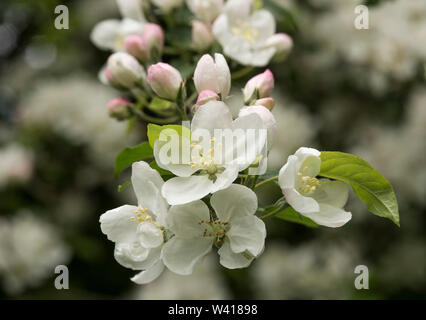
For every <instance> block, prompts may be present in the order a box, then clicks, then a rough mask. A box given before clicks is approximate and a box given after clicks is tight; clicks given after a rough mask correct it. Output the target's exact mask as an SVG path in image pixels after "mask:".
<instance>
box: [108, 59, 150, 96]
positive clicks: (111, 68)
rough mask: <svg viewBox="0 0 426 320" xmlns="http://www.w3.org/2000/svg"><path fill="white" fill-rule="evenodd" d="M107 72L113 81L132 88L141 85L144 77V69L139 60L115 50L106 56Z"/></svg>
mask: <svg viewBox="0 0 426 320" xmlns="http://www.w3.org/2000/svg"><path fill="white" fill-rule="evenodd" d="M107 70H108V71H107V72H108V73H107V74H106V76H107V77H108V74H109V75H110V77H111V79H112V80H113V82H116V83H118V84H120V85H121V86H123V87H125V88H129V89H131V88H134V87H137V86H139V85H141V83H142V81H143V79H144V78H145V70H144V69H143V67H142V66H141V65H140V64H139V62H138V61H137V60H136V59H135V58H134V57H133V56H131V55H130V54H128V53H125V52H117V53H114V54H112V55H111V56H110V57H109V58H108V62H107Z"/></svg>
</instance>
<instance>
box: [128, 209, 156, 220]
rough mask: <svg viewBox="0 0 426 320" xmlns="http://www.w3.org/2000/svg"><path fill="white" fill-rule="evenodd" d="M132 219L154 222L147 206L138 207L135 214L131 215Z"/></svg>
mask: <svg viewBox="0 0 426 320" xmlns="http://www.w3.org/2000/svg"><path fill="white" fill-rule="evenodd" d="M130 221H137V222H152V217H151V215H149V214H148V209H147V208H142V207H138V208H137V209H136V210H135V216H134V217H130Z"/></svg>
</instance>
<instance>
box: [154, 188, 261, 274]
mask: <svg viewBox="0 0 426 320" xmlns="http://www.w3.org/2000/svg"><path fill="white" fill-rule="evenodd" d="M210 204H211V206H212V207H213V209H214V213H212V214H210V211H209V208H208V207H207V205H206V204H205V203H204V202H202V201H201V200H197V201H194V202H191V203H188V204H185V205H180V206H173V207H171V209H170V211H169V215H168V216H167V223H168V224H169V225H170V229H171V230H172V231H173V232H174V234H175V236H174V237H173V238H171V239H170V240H169V241H168V242H167V243H166V244H165V245H164V249H163V252H162V257H163V261H164V264H165V265H166V266H167V267H168V268H169V269H170V270H172V271H173V272H175V273H178V274H182V275H188V274H191V273H192V271H193V269H194V267H195V265H196V264H197V262H199V261H200V259H201V258H203V257H204V256H205V255H206V254H207V253H209V252H210V250H211V249H212V246H213V245H216V246H217V247H218V248H219V250H218V254H219V256H220V263H221V264H222V265H223V266H224V267H226V268H229V269H236V268H245V267H247V266H249V265H250V263H251V262H252V261H253V259H254V258H255V257H257V256H258V255H259V254H261V252H262V251H263V248H264V245H265V237H266V229H265V224H264V223H263V221H262V220H260V219H259V218H257V217H256V216H255V215H254V214H255V212H256V210H257V197H256V194H255V193H254V192H253V191H252V190H250V189H249V188H247V187H245V186H242V185H237V184H233V185H231V186H230V187H229V188H228V189H226V190H221V191H218V192H216V193H215V194H213V195H212V197H211V199H210Z"/></svg>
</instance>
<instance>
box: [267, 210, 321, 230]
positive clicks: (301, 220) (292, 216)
mask: <svg viewBox="0 0 426 320" xmlns="http://www.w3.org/2000/svg"><path fill="white" fill-rule="evenodd" d="M275 217H276V218H279V219H282V220H285V221H289V222H293V223H298V224H302V225H304V226H306V227H309V228H317V227H318V225H317V224H316V223H315V222H313V221H312V220H311V219H309V218H306V217H304V216H302V215H301V214H300V213H298V212H297V211H295V210H294V209H293V208H292V207H287V208H285V209H284V210H282V211H280V212H278V213H277V214H276V215H275Z"/></svg>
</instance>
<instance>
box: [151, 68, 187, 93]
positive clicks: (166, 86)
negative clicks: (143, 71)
mask: <svg viewBox="0 0 426 320" xmlns="http://www.w3.org/2000/svg"><path fill="white" fill-rule="evenodd" d="M146 80H147V82H148V84H149V85H150V86H151V88H152V90H154V92H155V93H156V94H157V95H158V96H160V97H161V98H163V99H168V100H176V98H177V95H178V93H179V90H180V88H181V85H182V83H183V79H182V76H181V75H180V72H179V71H178V70H177V69H175V68H173V67H172V66H171V65H169V64H167V63H162V62H160V63H157V64H155V65H153V66H151V67H149V69H148V77H147V79H146Z"/></svg>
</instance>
